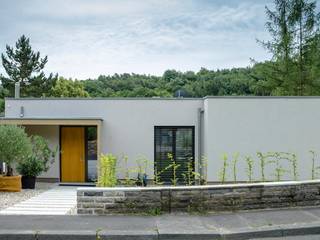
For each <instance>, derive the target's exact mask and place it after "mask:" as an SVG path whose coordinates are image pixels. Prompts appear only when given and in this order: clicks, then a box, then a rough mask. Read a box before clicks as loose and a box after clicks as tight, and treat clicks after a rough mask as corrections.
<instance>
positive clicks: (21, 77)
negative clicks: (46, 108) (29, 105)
mask: <svg viewBox="0 0 320 240" xmlns="http://www.w3.org/2000/svg"><path fill="white" fill-rule="evenodd" d="M1 58H2V65H3V67H4V69H5V71H6V73H7V74H8V78H5V77H2V78H1V82H2V85H3V87H4V88H6V89H8V90H9V91H10V93H11V95H13V92H14V85H15V83H16V82H19V83H20V86H21V96H30V97H41V96H46V95H49V94H50V91H51V88H52V87H53V86H54V83H55V81H56V79H57V76H53V74H50V75H49V77H46V76H45V74H44V72H43V69H44V67H45V65H46V63H47V62H48V58H47V56H45V57H44V58H40V52H34V51H33V50H32V48H31V45H30V41H29V38H26V37H25V36H24V35H22V36H21V37H20V38H19V39H18V41H17V42H16V44H15V48H13V47H10V46H9V45H7V46H6V54H1Z"/></svg>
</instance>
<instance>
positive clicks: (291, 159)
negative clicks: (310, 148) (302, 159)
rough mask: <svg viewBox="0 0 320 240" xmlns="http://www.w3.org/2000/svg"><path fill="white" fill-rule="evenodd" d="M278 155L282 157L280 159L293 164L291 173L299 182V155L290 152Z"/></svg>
mask: <svg viewBox="0 0 320 240" xmlns="http://www.w3.org/2000/svg"><path fill="white" fill-rule="evenodd" d="M278 154H279V155H280V158H281V159H282V160H287V161H288V162H289V163H290V164H291V166H292V171H291V174H292V179H293V180H294V181H297V180H298V176H299V174H298V158H297V155H296V154H295V153H289V152H280V153H278Z"/></svg>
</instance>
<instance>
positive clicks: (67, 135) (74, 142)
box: [61, 127, 85, 182]
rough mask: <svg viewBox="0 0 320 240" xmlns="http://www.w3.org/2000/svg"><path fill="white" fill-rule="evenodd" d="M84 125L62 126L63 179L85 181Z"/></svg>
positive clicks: (65, 180)
mask: <svg viewBox="0 0 320 240" xmlns="http://www.w3.org/2000/svg"><path fill="white" fill-rule="evenodd" d="M84 133H85V131H84V127H61V181H62V182H84V181H85V134H84Z"/></svg>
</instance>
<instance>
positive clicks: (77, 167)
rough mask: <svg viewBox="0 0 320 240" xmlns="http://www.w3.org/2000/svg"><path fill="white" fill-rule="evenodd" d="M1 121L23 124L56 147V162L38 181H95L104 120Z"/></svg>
mask: <svg viewBox="0 0 320 240" xmlns="http://www.w3.org/2000/svg"><path fill="white" fill-rule="evenodd" d="M0 124H14V125H19V126H23V127H24V128H25V131H26V133H27V134H28V135H39V136H42V137H44V138H45V139H47V140H48V142H49V145H50V147H51V148H52V149H57V153H56V158H55V162H54V163H53V164H52V165H51V166H50V169H49V171H48V172H46V173H44V174H42V175H41V176H39V180H43V181H52V182H60V183H63V184H84V183H93V182H95V181H96V179H97V167H98V166H97V165H98V162H99V161H98V160H99V155H100V153H101V126H102V120H101V119H97V118H90V119H88V118H86V119H66V118H64V119H48V118H47V119H44V118H42V119H40V118H37V119H35V118H32V119H26V118H10V119H9V118H3V119H1V120H0Z"/></svg>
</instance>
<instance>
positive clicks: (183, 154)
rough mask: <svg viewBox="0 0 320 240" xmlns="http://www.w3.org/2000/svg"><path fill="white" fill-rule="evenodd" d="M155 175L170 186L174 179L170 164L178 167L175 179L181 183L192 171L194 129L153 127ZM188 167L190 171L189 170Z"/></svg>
mask: <svg viewBox="0 0 320 240" xmlns="http://www.w3.org/2000/svg"><path fill="white" fill-rule="evenodd" d="M154 131H155V174H157V175H158V177H159V180H160V181H161V182H164V183H166V184H170V183H171V182H172V180H173V178H174V176H173V167H170V165H172V163H173V162H174V163H175V164H177V165H179V167H178V168H177V171H176V178H177V179H178V182H179V183H183V182H184V180H185V176H186V174H187V173H188V169H189V172H190V170H192V171H193V170H194V127H193V126H192V127H162V126H161V127H160V126H157V127H155V130H154ZM190 167H191V168H192V169H190Z"/></svg>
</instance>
